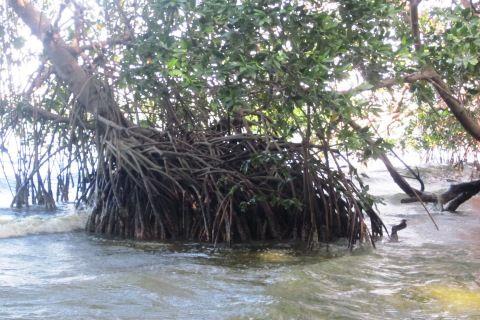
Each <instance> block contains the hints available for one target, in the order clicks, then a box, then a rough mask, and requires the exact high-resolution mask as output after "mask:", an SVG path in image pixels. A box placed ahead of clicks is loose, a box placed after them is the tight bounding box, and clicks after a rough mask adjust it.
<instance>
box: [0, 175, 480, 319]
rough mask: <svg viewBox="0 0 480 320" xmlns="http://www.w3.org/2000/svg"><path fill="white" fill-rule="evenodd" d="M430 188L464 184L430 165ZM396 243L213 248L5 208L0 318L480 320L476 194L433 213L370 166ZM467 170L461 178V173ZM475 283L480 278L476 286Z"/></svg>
mask: <svg viewBox="0 0 480 320" xmlns="http://www.w3.org/2000/svg"><path fill="white" fill-rule="evenodd" d="M424 171H425V172H426V174H427V181H426V182H427V185H428V188H429V190H435V189H441V188H445V187H447V186H448V182H446V181H445V179H446V178H447V177H448V178H453V179H459V180H461V179H464V177H462V176H461V175H460V174H459V173H458V174H457V176H455V174H452V173H451V172H448V171H446V170H444V169H441V168H427V169H425V170H424ZM369 175H370V178H369V182H370V184H371V187H372V190H373V191H374V192H375V194H377V195H380V196H383V197H384V198H385V201H386V205H383V206H380V208H379V209H380V211H381V214H382V217H383V218H384V220H385V222H386V223H387V224H389V225H390V224H394V223H398V222H399V221H400V220H401V219H402V218H406V219H407V220H408V222H407V223H408V227H407V229H405V230H402V231H401V232H400V233H399V237H400V242H398V243H389V242H387V241H383V242H379V243H377V249H372V248H370V247H368V246H365V247H362V248H358V249H357V250H355V251H353V252H351V253H350V252H348V251H346V250H345V249H344V247H343V246H342V244H341V243H338V244H335V245H331V246H330V248H329V252H328V253H325V252H323V253H315V254H305V253H301V252H298V251H294V250H293V249H288V248H274V249H269V250H267V249H257V250H253V249H239V250H224V251H222V252H212V251H211V250H210V249H209V248H205V247H202V246H200V245H178V244H159V243H139V242H131V241H113V240H106V239H102V238H97V237H94V236H88V235H86V234H85V233H83V232H82V231H80V229H82V227H83V225H84V223H85V219H86V214H84V213H83V214H82V213H74V212H73V211H72V210H71V209H70V208H69V207H66V208H64V209H63V210H62V211H60V212H59V213H55V214H53V213H48V212H43V211H41V210H40V211H39V210H37V211H36V210H30V211H29V212H25V211H14V210H11V209H2V210H1V211H0V319H4V318H5V319H10V318H13V319H15V318H16V319H45V318H53V319H139V318H141V319H327V318H332V319H432V318H437V319H480V286H479V284H480V274H479V273H480V247H479V246H478V243H479V241H480V209H479V208H480V198H474V199H472V200H471V201H470V202H469V203H468V204H465V205H464V206H463V207H461V211H460V212H459V213H457V214H451V213H439V212H436V211H435V208H432V207H430V209H431V210H432V211H434V217H435V219H436V221H437V223H438V225H439V226H440V231H436V230H435V228H434V226H433V224H432V223H431V221H430V220H429V218H428V216H427V215H426V213H425V212H424V211H423V209H422V208H421V206H420V205H419V204H408V205H400V204H399V203H398V202H399V199H401V198H402V195H401V194H400V193H399V190H398V189H397V188H396V186H395V185H393V183H392V182H391V180H390V179H389V177H388V175H387V174H386V173H385V172H384V171H382V170H377V171H371V172H369ZM463 175H464V174H463ZM477 282H479V284H477Z"/></svg>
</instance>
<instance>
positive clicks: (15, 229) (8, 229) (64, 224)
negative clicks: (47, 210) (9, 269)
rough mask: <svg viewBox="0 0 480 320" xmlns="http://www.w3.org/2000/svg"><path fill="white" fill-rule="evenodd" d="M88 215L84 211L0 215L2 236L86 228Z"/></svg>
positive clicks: (0, 235) (8, 236) (0, 234)
mask: <svg viewBox="0 0 480 320" xmlns="http://www.w3.org/2000/svg"><path fill="white" fill-rule="evenodd" d="M88 215H89V214H88V212H84V211H80V212H75V211H72V212H69V213H62V214H56V215H31V216H26V217H15V216H11V215H0V238H11V237H21V236H25V235H30V234H42V233H59V232H69V231H74V230H80V229H83V228H85V224H86V222H87V219H88Z"/></svg>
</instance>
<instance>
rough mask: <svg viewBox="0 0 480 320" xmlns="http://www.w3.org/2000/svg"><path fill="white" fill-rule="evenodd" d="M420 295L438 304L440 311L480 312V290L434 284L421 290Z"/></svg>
mask: <svg viewBox="0 0 480 320" xmlns="http://www.w3.org/2000/svg"><path fill="white" fill-rule="evenodd" d="M419 293H420V296H422V297H424V298H426V299H429V300H431V299H433V300H434V301H435V302H437V303H438V304H439V305H438V307H439V308H440V309H448V310H449V311H452V312H457V313H465V312H466V311H470V312H480V289H469V288H464V287H455V286H449V285H440V284H433V285H427V286H425V287H422V288H420V289H419Z"/></svg>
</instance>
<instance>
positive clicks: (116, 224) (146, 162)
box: [84, 127, 383, 246]
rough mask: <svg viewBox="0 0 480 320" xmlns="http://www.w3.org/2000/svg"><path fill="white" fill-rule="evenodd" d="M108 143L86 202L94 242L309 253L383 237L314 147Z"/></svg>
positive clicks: (235, 139) (254, 142) (226, 139)
mask: <svg viewBox="0 0 480 320" xmlns="http://www.w3.org/2000/svg"><path fill="white" fill-rule="evenodd" d="M105 137H108V139H104V140H103V141H101V142H99V143H100V144H101V146H100V148H99V150H100V154H99V162H98V163H99V165H98V168H97V172H96V177H95V178H96V179H95V180H94V182H93V183H95V184H96V188H91V189H90V190H91V191H90V194H89V195H88V196H85V197H84V199H88V200H89V201H90V202H91V203H92V204H93V210H92V214H91V216H90V218H89V220H88V223H87V230H88V231H89V232H93V233H97V234H104V235H108V236H119V237H125V238H133V239H138V240H188V241H201V242H210V243H214V244H216V243H220V242H222V243H227V244H231V243H232V242H248V241H253V240H278V241H281V240H286V241H290V240H293V241H295V240H300V241H302V242H304V243H307V244H308V245H309V246H314V245H315V244H317V243H319V242H325V241H331V240H334V239H336V238H339V237H347V238H348V239H349V242H350V245H354V244H355V243H356V241H358V240H368V241H369V240H372V241H373V238H374V237H375V236H378V235H381V234H382V226H383V224H382V222H381V220H380V219H379V217H378V216H377V215H376V213H375V211H374V210H373V209H372V207H371V203H369V201H367V199H365V198H364V197H363V195H362V194H361V193H360V192H359V191H358V189H357V187H356V186H355V184H354V183H353V182H352V181H351V180H350V179H348V178H347V177H345V176H344V174H343V173H342V172H341V171H340V170H333V169H332V168H330V167H328V166H326V165H325V164H324V163H323V162H322V161H321V160H320V157H319V156H316V155H315V152H314V150H313V148H312V150H307V149H306V147H305V145H302V144H295V143H288V142H285V141H281V140H279V139H273V138H269V137H261V136H258V135H254V134H234V135H225V134H222V133H220V132H217V131H211V132H202V133H193V132H190V133H185V134H180V135H176V136H173V135H171V134H168V133H160V132H156V131H153V130H146V129H141V128H129V129H123V128H118V127H117V128H113V127H108V129H107V133H106V134H105ZM323 151H324V150H323ZM323 151H321V152H320V151H319V150H317V152H318V153H322V154H323ZM365 216H368V217H369V218H370V222H371V233H370V231H369V229H368V228H367V227H366V224H365V220H364V218H365Z"/></svg>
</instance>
